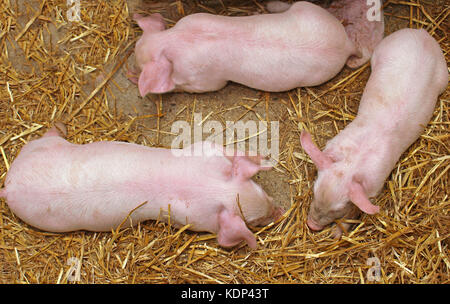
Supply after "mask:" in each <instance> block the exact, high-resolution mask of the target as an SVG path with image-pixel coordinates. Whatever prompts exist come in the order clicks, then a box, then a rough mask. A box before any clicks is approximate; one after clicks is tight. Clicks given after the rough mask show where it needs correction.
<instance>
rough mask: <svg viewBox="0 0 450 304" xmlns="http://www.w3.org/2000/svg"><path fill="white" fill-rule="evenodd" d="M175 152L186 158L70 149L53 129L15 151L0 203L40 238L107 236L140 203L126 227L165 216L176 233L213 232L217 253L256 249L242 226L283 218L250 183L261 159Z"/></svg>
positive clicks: (138, 148) (92, 147)
mask: <svg viewBox="0 0 450 304" xmlns="http://www.w3.org/2000/svg"><path fill="white" fill-rule="evenodd" d="M61 129H62V128H61ZM198 149H200V150H198ZM201 149H203V150H201ZM175 150H178V152H180V151H181V152H189V153H185V154H183V155H179V154H180V153H178V154H175V153H173V152H174V151H173V150H171V149H163V148H150V147H146V146H142V145H136V144H131V143H125V142H108V141H101V142H94V143H90V144H85V145H77V144H72V143H69V142H68V141H66V140H65V139H63V138H62V137H61V136H60V134H59V133H58V129H57V128H55V127H53V128H52V129H51V130H50V131H48V132H47V133H46V134H45V135H44V136H43V137H41V138H39V139H37V140H33V141H30V142H29V143H27V144H26V145H25V146H24V147H23V148H22V150H21V152H20V153H19V155H18V156H17V158H16V159H15V160H14V162H13V163H12V165H11V168H10V169H9V171H8V173H7V176H6V180H5V188H3V189H2V190H0V196H2V197H5V198H6V201H7V204H8V206H9V207H10V209H11V210H12V211H13V212H14V213H15V214H16V215H17V216H18V217H19V218H21V219H22V220H23V221H25V222H26V223H28V224H30V225H32V226H34V227H37V228H39V229H42V230H46V231H53V232H65V231H75V230H89V231H111V229H116V228H117V227H119V226H120V224H121V223H122V222H123V221H124V220H125V219H127V215H128V214H129V213H130V212H131V211H132V210H133V209H135V208H136V207H138V206H140V205H141V204H143V203H145V204H143V205H141V206H140V207H139V208H137V209H136V210H134V211H133V212H132V213H131V214H130V218H128V219H127V222H124V224H125V225H127V226H130V225H135V224H137V223H138V222H141V221H144V220H148V219H161V220H165V221H167V220H168V216H170V222H171V223H172V224H174V225H175V226H178V227H180V226H184V225H187V224H190V225H191V226H190V227H189V229H191V230H194V231H209V232H212V233H216V234H217V238H218V242H219V244H220V245H221V246H225V247H230V246H234V245H236V244H238V243H239V242H241V241H246V242H247V244H248V245H249V246H250V247H251V248H255V247H256V239H255V237H254V235H253V233H252V232H251V231H250V230H249V229H248V228H247V227H246V223H248V224H250V225H253V226H258V225H266V224H269V223H270V222H271V221H274V220H276V219H277V218H278V217H279V216H281V215H282V213H283V212H284V211H283V210H282V209H281V208H280V207H275V205H274V203H273V200H272V198H271V197H269V196H268V195H267V194H266V193H265V192H264V190H263V189H262V188H261V187H260V186H259V185H257V184H256V183H254V182H253V181H252V180H251V179H250V178H251V177H252V176H253V175H254V174H256V173H257V172H258V171H259V170H267V169H270V168H267V167H262V166H261V165H259V164H258V163H261V162H260V161H259V160H260V158H261V157H258V156H253V157H250V156H246V154H245V153H243V152H241V151H230V150H229V149H224V148H223V147H222V146H220V147H219V146H216V145H214V144H213V143H211V142H207V141H206V142H198V143H195V144H193V145H191V146H189V147H186V148H184V149H175ZM194 150H195V151H194ZM191 151H192V152H195V153H196V154H194V153H191ZM198 151H200V152H201V153H198ZM200 154H201V156H195V155H200ZM169 205H170V207H169ZM169 208H170V214H169V215H168V212H169Z"/></svg>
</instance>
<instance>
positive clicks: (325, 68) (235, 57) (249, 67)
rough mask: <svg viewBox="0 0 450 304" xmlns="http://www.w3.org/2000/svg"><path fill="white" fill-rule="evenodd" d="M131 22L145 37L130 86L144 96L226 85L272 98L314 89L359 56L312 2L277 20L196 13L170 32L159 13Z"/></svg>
mask: <svg viewBox="0 0 450 304" xmlns="http://www.w3.org/2000/svg"><path fill="white" fill-rule="evenodd" d="M134 18H135V20H136V21H137V23H138V25H139V26H140V27H141V28H142V29H143V31H144V33H143V35H142V37H141V38H140V39H139V41H138V42H137V43H136V49H135V57H136V63H137V67H136V70H135V71H132V72H131V73H130V74H129V79H130V80H131V81H133V82H135V83H137V84H138V86H139V92H140V94H141V95H142V96H145V95H146V94H148V93H166V92H170V91H174V90H176V91H187V92H207V91H216V90H219V89H221V88H223V87H224V86H225V85H226V84H227V82H228V81H234V82H237V83H240V84H243V85H246V86H248V87H251V88H254V89H259V90H264V91H272V92H279V91H286V90H290V89H293V88H296V87H301V86H314V85H319V84H322V83H324V82H326V81H328V80H329V79H331V78H333V77H334V76H335V75H336V74H337V73H338V72H339V71H340V70H341V69H342V68H343V66H344V65H345V63H346V61H347V59H348V58H349V57H350V56H352V55H355V54H357V50H356V48H355V46H354V45H353V43H352V42H351V41H350V40H349V38H348V36H347V34H346V32H345V29H344V27H343V26H342V24H341V23H340V22H339V21H338V20H337V19H336V18H335V17H334V16H333V15H332V14H330V13H329V12H327V11H326V10H325V9H323V8H321V7H319V6H317V5H315V4H312V3H308V2H297V3H295V4H293V5H292V6H290V7H289V9H288V10H287V11H285V12H283V13H274V14H263V15H253V16H243V17H228V16H220V15H212V14H205V13H198V14H192V15H188V16H186V17H184V18H182V19H180V20H179V21H178V23H177V24H176V25H175V26H174V27H172V28H170V29H167V30H166V29H165V24H164V20H163V18H162V16H161V15H160V14H152V15H150V16H149V17H143V16H141V15H138V14H135V16H134ZM139 73H140V74H139ZM137 74H139V76H137Z"/></svg>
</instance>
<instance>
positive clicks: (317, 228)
mask: <svg viewBox="0 0 450 304" xmlns="http://www.w3.org/2000/svg"><path fill="white" fill-rule="evenodd" d="M306 223H307V224H308V227H309V228H310V229H311V230H313V231H320V230H322V229H323V226H321V225H319V224H317V223H316V222H315V221H314V220H313V219H312V218H311V217H309V216H308V220H307V221H306Z"/></svg>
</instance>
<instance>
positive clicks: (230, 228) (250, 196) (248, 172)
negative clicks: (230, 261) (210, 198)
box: [218, 153, 284, 248]
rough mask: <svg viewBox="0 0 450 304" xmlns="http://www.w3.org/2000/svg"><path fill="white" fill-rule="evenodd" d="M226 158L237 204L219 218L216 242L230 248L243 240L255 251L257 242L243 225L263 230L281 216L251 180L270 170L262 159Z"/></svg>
mask: <svg viewBox="0 0 450 304" xmlns="http://www.w3.org/2000/svg"><path fill="white" fill-rule="evenodd" d="M225 156H226V157H227V158H228V159H229V160H231V162H232V166H231V174H230V177H229V178H230V180H229V182H230V183H232V185H233V187H232V188H233V189H234V191H233V192H234V193H237V195H236V201H234V202H229V203H228V204H227V205H230V206H231V207H230V208H226V209H223V210H222V211H221V212H220V214H219V233H218V242H219V244H220V245H221V246H224V247H230V246H234V245H236V244H238V243H239V242H240V241H243V240H244V241H246V242H247V244H248V245H249V246H250V247H251V248H256V239H255V237H254V235H253V233H252V232H251V231H250V230H249V229H248V228H247V226H246V224H248V225H251V226H264V225H267V224H269V223H271V222H273V221H275V220H277V219H278V218H279V217H280V216H281V215H283V213H284V210H283V208H281V207H277V206H275V204H274V202H273V199H272V198H271V197H270V196H268V195H267V194H266V192H265V191H264V190H263V189H262V188H261V187H260V186H259V185H258V184H256V183H255V182H253V181H252V180H251V177H252V176H253V175H255V174H256V173H257V172H258V171H260V170H270V169H271V167H263V166H262V165H261V161H262V160H263V157H261V156H253V157H252V156H247V155H245V154H237V153H234V154H231V155H230V154H227V153H225ZM230 203H231V204H230Z"/></svg>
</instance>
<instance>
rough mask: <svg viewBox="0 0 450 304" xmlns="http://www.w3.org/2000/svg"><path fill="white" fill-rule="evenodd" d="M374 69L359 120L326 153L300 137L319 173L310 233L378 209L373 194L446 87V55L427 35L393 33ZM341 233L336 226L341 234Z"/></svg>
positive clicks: (376, 56) (330, 143)
mask: <svg viewBox="0 0 450 304" xmlns="http://www.w3.org/2000/svg"><path fill="white" fill-rule="evenodd" d="M371 66H372V73H371V75H370V78H369V80H368V82H367V85H366V87H365V89H364V92H363V95H362V98H361V102H360V105H359V109H358V114H357V116H356V118H355V119H354V120H353V121H352V122H351V123H350V124H349V125H347V126H346V127H345V129H344V130H342V131H341V132H340V133H339V134H338V135H336V136H335V137H334V138H333V139H331V140H330V141H328V142H327V144H326V146H325V149H324V150H323V151H320V150H319V149H318V148H317V147H316V146H315V145H314V143H313V142H312V140H311V136H310V134H309V133H307V132H305V131H304V132H302V133H301V136H300V141H301V144H302V147H303V149H304V150H305V151H306V152H307V153H308V154H309V156H310V157H311V159H312V161H313V162H314V164H315V165H316V166H317V168H318V177H317V180H316V181H315V184H314V199H313V202H312V204H311V207H310V210H309V214H308V219H307V224H308V226H309V227H310V228H311V229H312V230H321V229H322V228H323V227H324V226H325V225H327V224H329V223H331V222H332V221H334V220H335V219H337V218H342V217H348V216H349V215H350V216H352V215H357V214H358V213H359V212H358V209H357V208H355V207H354V206H357V207H358V208H359V209H360V210H361V211H363V212H365V213H368V214H375V213H377V212H378V211H379V206H376V205H373V204H372V203H371V202H370V200H369V197H374V196H376V195H377V194H378V193H379V192H380V191H381V189H382V187H383V185H384V182H385V180H386V178H387V177H388V176H389V174H390V172H391V171H392V169H393V168H394V166H395V164H396V163H397V161H398V160H399V158H400V156H401V154H402V153H403V152H404V151H405V150H406V149H407V148H408V147H409V146H410V145H411V144H412V143H413V142H414V141H415V140H416V139H417V138H418V137H419V136H420V134H422V132H423V131H424V128H425V126H426V125H427V124H428V122H429V120H430V119H431V116H432V114H433V110H434V107H435V105H436V101H437V98H438V96H439V94H440V93H442V92H443V91H444V90H445V88H446V87H447V83H448V70H447V64H446V61H445V58H444V55H443V53H442V51H441V49H440V47H439V44H438V43H437V42H436V41H435V40H434V39H433V38H432V37H431V36H430V35H429V34H428V33H427V32H426V31H425V30H414V29H403V30H399V31H397V32H395V33H393V34H391V35H389V36H388V37H386V38H385V39H383V40H382V41H381V43H380V44H379V45H378V46H377V47H376V48H375V51H374V54H373V56H372V59H371ZM350 202H352V203H350ZM345 226H348V225H344V227H345ZM341 233H342V231H340V229H339V228H337V231H336V236H339V235H340V234H341Z"/></svg>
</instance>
